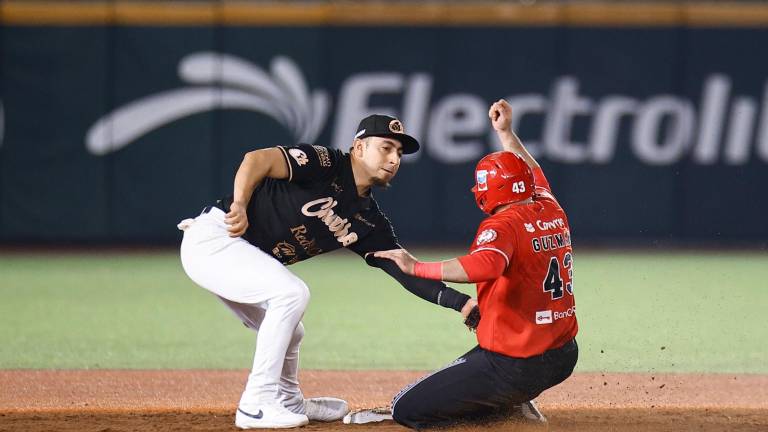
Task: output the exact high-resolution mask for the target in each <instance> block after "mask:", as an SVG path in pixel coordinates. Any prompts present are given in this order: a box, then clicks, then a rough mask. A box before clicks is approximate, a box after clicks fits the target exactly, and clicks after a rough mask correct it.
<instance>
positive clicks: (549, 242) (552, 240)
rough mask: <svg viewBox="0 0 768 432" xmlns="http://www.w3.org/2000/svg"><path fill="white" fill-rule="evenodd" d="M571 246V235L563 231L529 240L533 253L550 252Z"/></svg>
mask: <svg viewBox="0 0 768 432" xmlns="http://www.w3.org/2000/svg"><path fill="white" fill-rule="evenodd" d="M570 245H571V233H570V232H569V231H568V230H564V231H563V232H561V233H558V234H550V235H545V236H541V237H534V238H533V239H531V246H532V247H533V251H534V252H541V251H551V250H555V249H560V248H564V247H568V246H570Z"/></svg>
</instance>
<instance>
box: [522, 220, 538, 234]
mask: <svg viewBox="0 0 768 432" xmlns="http://www.w3.org/2000/svg"><path fill="white" fill-rule="evenodd" d="M523 225H524V226H525V230H526V231H528V232H536V228H534V227H533V224H532V223H528V222H525V223H523Z"/></svg>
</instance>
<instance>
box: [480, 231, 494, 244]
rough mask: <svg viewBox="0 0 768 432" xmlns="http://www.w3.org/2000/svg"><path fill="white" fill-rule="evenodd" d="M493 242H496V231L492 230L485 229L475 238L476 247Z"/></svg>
mask: <svg viewBox="0 0 768 432" xmlns="http://www.w3.org/2000/svg"><path fill="white" fill-rule="evenodd" d="M494 240H496V231H494V230H492V229H487V230H484V231H483V232H481V233H480V235H479V236H477V245H478V246H480V245H484V244H486V243H490V242H492V241H494Z"/></svg>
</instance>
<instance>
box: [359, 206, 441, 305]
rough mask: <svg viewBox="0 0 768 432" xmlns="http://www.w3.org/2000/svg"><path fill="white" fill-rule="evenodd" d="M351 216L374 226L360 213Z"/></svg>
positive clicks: (372, 226)
mask: <svg viewBox="0 0 768 432" xmlns="http://www.w3.org/2000/svg"><path fill="white" fill-rule="evenodd" d="M352 217H353V218H355V219H357V220H359V221H360V222H362V223H364V224H366V225H368V226H369V227H371V228H376V224H374V223H371V222H369V221H368V219H366V218H364V217H362V216H360V213H355V215H354V216H352ZM440 292H442V291H440Z"/></svg>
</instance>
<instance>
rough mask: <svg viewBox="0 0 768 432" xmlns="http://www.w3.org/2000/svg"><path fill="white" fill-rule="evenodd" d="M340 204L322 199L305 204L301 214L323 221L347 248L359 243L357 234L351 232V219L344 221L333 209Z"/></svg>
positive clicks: (328, 198) (333, 200)
mask: <svg viewBox="0 0 768 432" xmlns="http://www.w3.org/2000/svg"><path fill="white" fill-rule="evenodd" d="M338 204H339V203H338V202H337V201H336V200H335V199H333V198H331V197H326V198H320V199H316V200H313V201H310V202H308V203H306V204H304V206H303V207H302V208H301V213H302V214H303V215H304V216H315V217H317V218H318V219H320V220H321V221H323V223H324V224H325V225H326V226H327V227H328V230H329V231H330V232H331V233H332V234H333V236H334V237H336V241H338V242H339V243H341V244H342V245H343V246H345V247H346V246H349V245H351V244H352V243H354V242H356V241H357V233H355V232H354V231H352V232H350V231H349V228H350V227H351V226H352V224H351V223H350V222H349V219H346V218H344V219H342V218H341V216H339V215H337V214H336V212H334V211H333V208H334V207H336V205H338ZM318 206H319V208H318Z"/></svg>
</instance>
